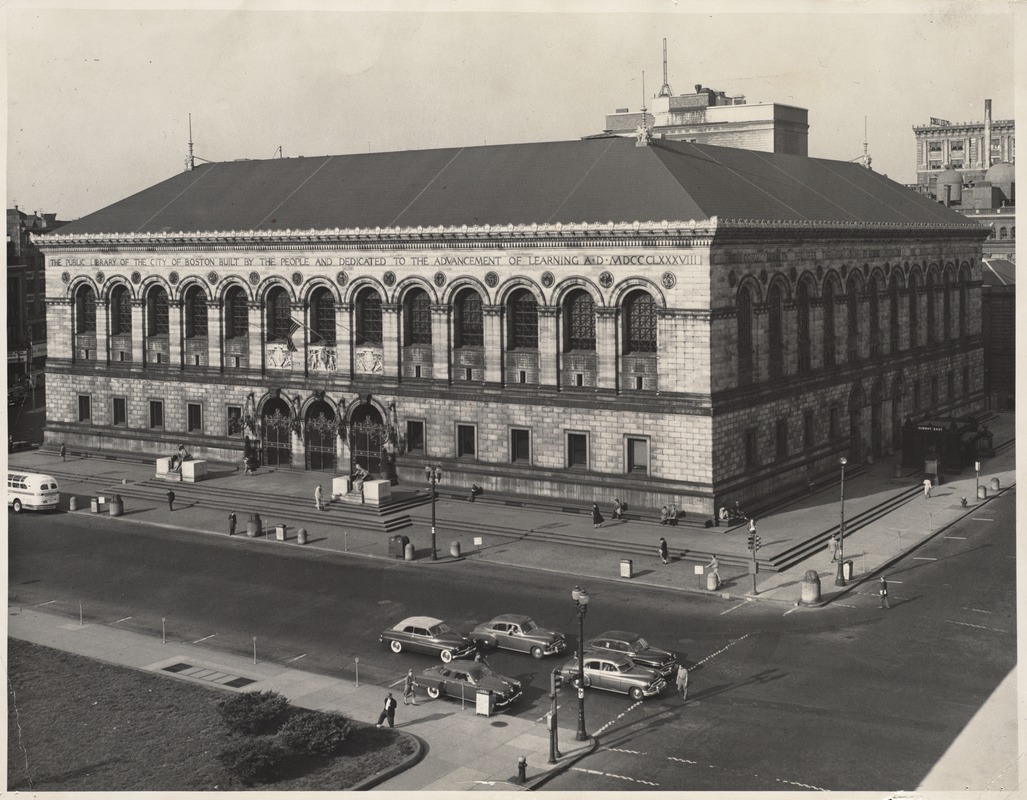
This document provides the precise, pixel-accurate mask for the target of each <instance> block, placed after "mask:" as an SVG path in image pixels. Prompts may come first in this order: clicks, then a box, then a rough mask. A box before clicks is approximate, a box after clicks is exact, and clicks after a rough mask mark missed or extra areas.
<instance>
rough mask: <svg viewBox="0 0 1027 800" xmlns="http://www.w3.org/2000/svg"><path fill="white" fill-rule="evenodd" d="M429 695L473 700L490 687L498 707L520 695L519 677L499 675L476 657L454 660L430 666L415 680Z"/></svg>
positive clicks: (415, 683) (489, 689) (504, 706)
mask: <svg viewBox="0 0 1027 800" xmlns="http://www.w3.org/2000/svg"><path fill="white" fill-rule="evenodd" d="M414 685H415V686H420V687H423V688H424V690H425V691H426V692H427V693H428V697H431V698H437V697H439V696H441V695H447V696H448V697H459V698H461V699H463V700H469V701H471V702H472V703H473V702H474V700H475V697H476V696H477V693H478V692H480V691H490V692H492V696H493V697H494V698H495V707H496V708H506V707H507V706H508V705H510V704H511V703H512V702H514V701H515V700H516V699H517V698H518V697H520V696H521V684H520V681H516V680H514V679H513V678H507V677H504V676H503V675H498V674H496V673H495V672H493V671H492V670H491V669H489V668H488V667H486V666H485V665H484V664H479V663H478V662H477V661H454V662H452V663H450V664H447V665H446V666H439V667H428V669H426V670H424V671H423V672H422V673H421V674H420V676H418V678H417V679H416V680H415V681H414Z"/></svg>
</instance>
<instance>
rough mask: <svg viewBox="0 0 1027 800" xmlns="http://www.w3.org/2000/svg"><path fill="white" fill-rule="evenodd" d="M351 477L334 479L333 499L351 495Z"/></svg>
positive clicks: (344, 476) (343, 476)
mask: <svg viewBox="0 0 1027 800" xmlns="http://www.w3.org/2000/svg"><path fill="white" fill-rule="evenodd" d="M349 486H350V480H349V475H342V476H340V477H338V478H332V497H345V496H346V495H348V494H349Z"/></svg>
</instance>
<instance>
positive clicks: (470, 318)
mask: <svg viewBox="0 0 1027 800" xmlns="http://www.w3.org/2000/svg"><path fill="white" fill-rule="evenodd" d="M453 311H454V320H453V322H454V333H455V336H454V339H455V346H456V347H482V346H483V345H484V344H485V317H484V315H483V314H482V308H481V295H480V294H478V293H477V292H476V291H474V289H464V290H463V291H462V292H460V294H458V295H457V297H456V302H455V303H454V304H453Z"/></svg>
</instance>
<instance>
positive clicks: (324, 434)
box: [303, 400, 339, 472]
mask: <svg viewBox="0 0 1027 800" xmlns="http://www.w3.org/2000/svg"><path fill="white" fill-rule="evenodd" d="M303 429H304V432H305V435H306V440H305V444H306V453H307V469H312V470H318V471H322V472H335V468H336V466H337V465H338V458H337V457H336V455H335V452H336V451H335V437H336V436H338V434H339V422H338V420H337V419H336V417H335V409H333V408H332V406H331V404H330V403H326V402H325V401H324V400H316V401H314V402H313V403H311V404H310V408H308V409H307V415H306V418H305V420H304V425H303Z"/></svg>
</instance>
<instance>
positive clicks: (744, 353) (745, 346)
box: [736, 286, 753, 386]
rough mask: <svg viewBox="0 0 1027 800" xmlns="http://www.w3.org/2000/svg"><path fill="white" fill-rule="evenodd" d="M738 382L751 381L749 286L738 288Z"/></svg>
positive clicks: (750, 306)
mask: <svg viewBox="0 0 1027 800" xmlns="http://www.w3.org/2000/svg"><path fill="white" fill-rule="evenodd" d="M736 317H737V321H738V383H739V385H741V386H745V385H747V384H750V383H752V367H753V358H752V355H753V349H752V295H750V294H749V287H748V286H743V287H742V288H741V289H739V290H738V308H737V311H736Z"/></svg>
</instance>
